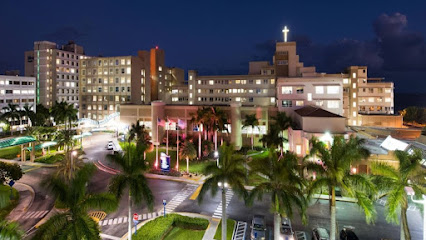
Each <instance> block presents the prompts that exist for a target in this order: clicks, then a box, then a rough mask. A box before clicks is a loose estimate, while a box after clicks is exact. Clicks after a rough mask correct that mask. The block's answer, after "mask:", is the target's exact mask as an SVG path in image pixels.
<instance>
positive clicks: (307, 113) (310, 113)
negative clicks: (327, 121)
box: [294, 106, 343, 118]
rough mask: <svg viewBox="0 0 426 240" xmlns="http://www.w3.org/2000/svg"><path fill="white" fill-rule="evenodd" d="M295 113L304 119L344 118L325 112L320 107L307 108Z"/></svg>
mask: <svg viewBox="0 0 426 240" xmlns="http://www.w3.org/2000/svg"><path fill="white" fill-rule="evenodd" d="M294 112H295V113H297V114H298V115H299V116H302V117H324V118H343V117H342V116H340V115H337V114H334V113H332V112H329V111H327V110H324V109H322V108H319V107H314V106H305V107H302V108H299V109H297V110H294Z"/></svg>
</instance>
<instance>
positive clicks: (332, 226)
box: [330, 186, 336, 240]
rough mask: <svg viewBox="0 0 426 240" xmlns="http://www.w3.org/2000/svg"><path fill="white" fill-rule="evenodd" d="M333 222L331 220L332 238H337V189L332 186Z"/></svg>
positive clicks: (333, 239) (334, 239) (331, 239)
mask: <svg viewBox="0 0 426 240" xmlns="http://www.w3.org/2000/svg"><path fill="white" fill-rule="evenodd" d="M330 210H331V214H330V215H331V222H330V240H336V190H335V188H334V186H333V187H332V188H331V207H330Z"/></svg>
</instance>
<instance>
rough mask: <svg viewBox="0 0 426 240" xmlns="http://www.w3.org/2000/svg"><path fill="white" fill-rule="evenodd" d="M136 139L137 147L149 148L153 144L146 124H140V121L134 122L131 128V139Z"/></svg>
mask: <svg viewBox="0 0 426 240" xmlns="http://www.w3.org/2000/svg"><path fill="white" fill-rule="evenodd" d="M133 139H136V147H137V148H142V147H145V149H149V148H150V146H151V137H150V136H149V132H148V130H147V129H146V128H145V125H140V122H139V121H136V124H132V126H131V127H130V130H129V140H130V141H132V140H133Z"/></svg>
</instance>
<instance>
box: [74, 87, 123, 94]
mask: <svg viewBox="0 0 426 240" xmlns="http://www.w3.org/2000/svg"><path fill="white" fill-rule="evenodd" d="M82 91H83V92H84V93H85V92H88V93H96V92H98V93H101V92H105V93H106V92H116V93H118V92H130V87H109V91H108V87H92V88H90V87H88V88H86V87H82Z"/></svg>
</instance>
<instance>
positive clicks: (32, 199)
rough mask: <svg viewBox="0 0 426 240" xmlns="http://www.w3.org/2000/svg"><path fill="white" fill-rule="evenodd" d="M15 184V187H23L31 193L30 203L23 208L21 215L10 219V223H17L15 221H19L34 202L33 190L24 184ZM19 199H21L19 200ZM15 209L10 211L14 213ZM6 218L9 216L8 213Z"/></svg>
mask: <svg viewBox="0 0 426 240" xmlns="http://www.w3.org/2000/svg"><path fill="white" fill-rule="evenodd" d="M15 184H17V185H22V186H24V187H25V188H27V189H28V190H29V191H30V192H31V201H30V203H29V204H28V205H27V206H25V207H24V208H23V210H22V213H21V214H19V215H18V216H17V217H14V218H13V219H11V220H12V221H17V220H19V219H20V218H21V217H22V216H23V215H24V214H25V213H26V212H27V211H28V209H29V208H30V207H31V206H32V205H33V202H34V198H35V191H34V189H33V188H32V187H31V186H30V185H28V184H25V183H19V182H17V183H15ZM19 199H21V198H19ZM18 205H19V203H18ZM15 209H16V207H15V208H14V209H13V210H12V212H13V211H14V210H15ZM8 216H10V213H9V215H8Z"/></svg>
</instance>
